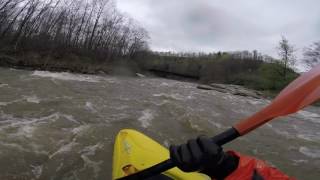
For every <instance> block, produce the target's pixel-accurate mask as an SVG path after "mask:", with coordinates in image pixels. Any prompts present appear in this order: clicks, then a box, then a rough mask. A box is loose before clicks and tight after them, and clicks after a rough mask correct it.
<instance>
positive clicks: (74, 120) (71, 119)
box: [59, 113, 80, 124]
mask: <svg viewBox="0 0 320 180" xmlns="http://www.w3.org/2000/svg"><path fill="white" fill-rule="evenodd" d="M59 115H60V117H64V118H66V119H67V120H69V121H71V122H73V123H76V124H80V122H78V121H77V120H76V119H75V118H74V117H73V116H72V115H67V114H61V113H59Z"/></svg>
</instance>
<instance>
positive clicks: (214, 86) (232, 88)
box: [197, 83, 265, 99]
mask: <svg viewBox="0 0 320 180" xmlns="http://www.w3.org/2000/svg"><path fill="white" fill-rule="evenodd" d="M197 88H198V89H203V90H213V91H218V92H222V93H229V94H233V95H238V96H244V97H252V98H255V99H262V98H265V97H264V95H263V93H262V92H260V91H256V90H252V89H247V88H245V87H243V86H239V85H232V84H218V83H211V84H208V85H203V84H202V85H198V86H197Z"/></svg>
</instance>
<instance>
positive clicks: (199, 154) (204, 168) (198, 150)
mask: <svg viewBox="0 0 320 180" xmlns="http://www.w3.org/2000/svg"><path fill="white" fill-rule="evenodd" d="M170 157H171V159H172V160H173V161H174V162H175V164H176V165H177V167H178V168H179V169H181V170H182V171H185V172H193V171H201V172H202V173H204V174H207V175H209V176H210V177H214V178H216V179H223V178H224V177H226V176H228V175H229V174H230V173H231V172H232V171H234V170H235V169H236V168H237V166H238V161H239V159H238V158H237V157H234V156H231V155H228V154H227V153H225V152H223V150H222V148H221V147H220V146H218V145H217V144H215V143H214V142H212V140H211V139H209V138H207V137H205V136H201V137H199V138H197V139H193V140H189V141H188V143H187V144H182V145H180V146H171V147H170Z"/></svg>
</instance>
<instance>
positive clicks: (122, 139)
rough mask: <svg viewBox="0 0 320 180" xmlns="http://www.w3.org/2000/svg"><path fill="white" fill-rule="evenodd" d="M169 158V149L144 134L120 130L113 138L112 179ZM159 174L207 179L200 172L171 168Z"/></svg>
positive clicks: (185, 178) (207, 178)
mask: <svg viewBox="0 0 320 180" xmlns="http://www.w3.org/2000/svg"><path fill="white" fill-rule="evenodd" d="M168 158H169V151H168V149H166V148H165V147H163V146H162V145H160V144H159V143H157V142H156V141H154V140H152V139H151V138H149V137H147V136H146V135H144V134H142V133H140V132H138V131H135V130H131V129H124V130H121V131H120V132H119V133H118V135H117V137H116V140H115V144H114V152H113V170H112V179H118V178H121V177H124V176H128V175H130V174H133V173H135V172H138V171H140V170H143V169H146V168H148V167H150V166H153V165H155V164H157V163H159V162H162V161H164V160H166V159H168ZM161 176H165V177H167V178H165V179H170V178H171V179H183V180H209V179H210V178H209V177H208V176H206V175H204V174H200V173H185V172H182V171H181V170H180V169H178V168H172V169H170V170H168V171H166V172H164V173H163V174H162V175H161Z"/></svg>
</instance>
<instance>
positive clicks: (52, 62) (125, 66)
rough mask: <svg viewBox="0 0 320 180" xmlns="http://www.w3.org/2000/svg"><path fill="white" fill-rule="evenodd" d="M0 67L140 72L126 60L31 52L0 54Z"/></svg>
mask: <svg viewBox="0 0 320 180" xmlns="http://www.w3.org/2000/svg"><path fill="white" fill-rule="evenodd" d="M0 66H1V67H8V68H16V69H25V70H43V71H54V72H71V73H80V74H116V75H129V76H131V75H135V73H137V72H141V70H140V69H139V67H138V65H137V64H136V63H134V62H132V61H129V60H127V59H118V60H117V61H116V62H113V61H109V62H100V61H97V60H92V59H90V58H87V57H81V56H78V55H75V54H69V55H63V56H61V55H60V56H55V57H54V56H50V55H41V54H38V53H31V52H29V53H25V54H23V55H6V54H1V53H0Z"/></svg>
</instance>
